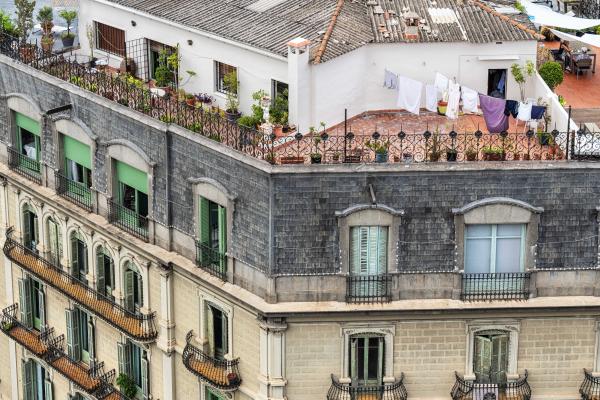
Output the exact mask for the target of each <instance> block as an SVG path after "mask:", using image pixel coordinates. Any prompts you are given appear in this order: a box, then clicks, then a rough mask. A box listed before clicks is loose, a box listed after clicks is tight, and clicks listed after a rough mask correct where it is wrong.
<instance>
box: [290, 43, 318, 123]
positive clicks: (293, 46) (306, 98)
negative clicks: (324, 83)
mask: <svg viewBox="0 0 600 400" xmlns="http://www.w3.org/2000/svg"><path fill="white" fill-rule="evenodd" d="M287 45H288V85H289V97H288V100H289V117H288V118H289V122H290V124H294V125H296V126H297V127H298V128H299V129H300V132H301V133H306V132H307V131H308V127H309V126H310V124H311V120H312V118H311V100H312V94H311V69H310V68H311V66H310V40H307V39H303V38H301V37H298V38H296V39H294V40H291V41H289V42H288V44H287Z"/></svg>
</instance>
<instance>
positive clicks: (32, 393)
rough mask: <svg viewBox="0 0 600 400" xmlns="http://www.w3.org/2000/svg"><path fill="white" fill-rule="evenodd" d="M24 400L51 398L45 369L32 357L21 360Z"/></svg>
mask: <svg viewBox="0 0 600 400" xmlns="http://www.w3.org/2000/svg"><path fill="white" fill-rule="evenodd" d="M21 363H22V364H21V373H22V375H23V379H22V383H23V399H24V400H52V399H53V389H52V382H51V381H50V379H49V377H48V374H47V373H46V369H45V368H44V367H43V366H42V365H41V364H39V363H37V362H36V361H35V360H33V359H29V360H22V361H21Z"/></svg>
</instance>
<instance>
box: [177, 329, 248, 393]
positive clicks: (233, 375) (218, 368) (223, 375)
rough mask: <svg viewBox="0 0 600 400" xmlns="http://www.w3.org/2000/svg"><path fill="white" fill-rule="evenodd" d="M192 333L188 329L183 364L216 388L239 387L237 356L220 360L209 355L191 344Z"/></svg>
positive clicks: (224, 389)
mask: <svg viewBox="0 0 600 400" xmlns="http://www.w3.org/2000/svg"><path fill="white" fill-rule="evenodd" d="M193 337H194V334H193V332H192V331H189V332H188V334H187V335H186V337H185V348H184V349H183V355H182V359H183V364H184V365H185V367H186V368H187V369H188V370H189V371H190V372H191V373H193V374H194V375H196V376H197V377H199V378H200V379H201V380H202V381H203V382H204V383H206V384H207V385H209V386H212V387H214V388H216V389H219V390H222V391H225V392H231V391H234V390H236V389H237V388H239V387H240V385H241V383H242V377H241V376H240V371H239V369H238V364H239V361H240V360H239V358H236V359H235V360H220V359H217V358H215V357H211V356H209V355H208V354H206V353H205V352H204V351H202V350H200V349H199V348H197V347H195V346H194V345H193V344H192V339H193Z"/></svg>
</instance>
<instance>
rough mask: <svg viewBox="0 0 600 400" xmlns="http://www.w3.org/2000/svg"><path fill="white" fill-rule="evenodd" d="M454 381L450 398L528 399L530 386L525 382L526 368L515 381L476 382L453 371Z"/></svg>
mask: <svg viewBox="0 0 600 400" xmlns="http://www.w3.org/2000/svg"><path fill="white" fill-rule="evenodd" d="M455 375H456V382H455V383H454V387H452V392H450V395H451V397H452V400H482V399H488V398H489V399H506V400H530V399H531V387H530V386H529V383H528V382H527V375H528V374H527V370H525V373H524V374H523V376H521V377H519V378H518V379H517V380H515V381H511V382H504V383H476V382H474V381H467V380H465V379H464V377H463V376H461V375H459V374H458V373H457V372H455Z"/></svg>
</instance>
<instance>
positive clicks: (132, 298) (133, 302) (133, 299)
mask: <svg viewBox="0 0 600 400" xmlns="http://www.w3.org/2000/svg"><path fill="white" fill-rule="evenodd" d="M124 282H125V287H124V288H123V289H124V293H125V308H126V309H127V310H128V311H131V312H135V313H139V312H140V309H141V308H142V306H143V304H144V297H143V284H142V275H141V274H140V272H139V270H138V269H137V268H136V267H135V265H133V264H132V263H131V262H127V263H126V264H125V279H124Z"/></svg>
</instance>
